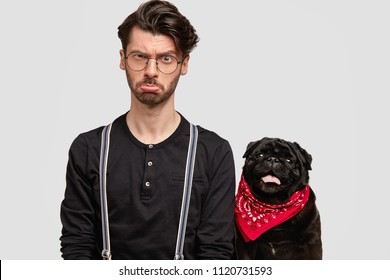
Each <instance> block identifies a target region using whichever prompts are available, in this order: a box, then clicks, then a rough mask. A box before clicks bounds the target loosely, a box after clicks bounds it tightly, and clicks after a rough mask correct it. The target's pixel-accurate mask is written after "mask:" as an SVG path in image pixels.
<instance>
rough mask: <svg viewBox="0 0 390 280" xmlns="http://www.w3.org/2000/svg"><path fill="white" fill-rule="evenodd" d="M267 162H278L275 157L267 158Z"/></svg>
mask: <svg viewBox="0 0 390 280" xmlns="http://www.w3.org/2000/svg"><path fill="white" fill-rule="evenodd" d="M267 160H268V161H270V162H271V163H272V164H274V163H278V162H279V159H278V158H276V157H269V158H267Z"/></svg>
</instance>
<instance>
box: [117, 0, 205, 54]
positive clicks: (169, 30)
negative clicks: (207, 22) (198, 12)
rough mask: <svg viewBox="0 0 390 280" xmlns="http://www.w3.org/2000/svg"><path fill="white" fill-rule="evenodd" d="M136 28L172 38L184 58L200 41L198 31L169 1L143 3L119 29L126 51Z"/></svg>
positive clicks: (156, 0)
mask: <svg viewBox="0 0 390 280" xmlns="http://www.w3.org/2000/svg"><path fill="white" fill-rule="evenodd" d="M135 26H137V27H139V28H141V29H142V30H145V31H148V32H151V33H152V34H154V35H157V34H159V35H166V36H170V37H171V38H172V39H173V41H174V42H175V45H176V47H177V48H178V49H179V50H180V52H181V54H182V56H183V58H184V57H185V56H187V55H188V54H189V53H190V52H191V51H192V50H193V49H194V48H195V46H196V44H197V43H198V41H199V38H198V35H197V34H196V30H195V29H194V27H193V26H192V25H191V23H190V22H189V20H188V19H187V18H186V17H184V16H183V15H182V14H181V13H180V12H179V10H178V9H177V8H176V7H175V6H174V5H173V4H171V3H169V2H167V1H160V0H151V1H148V2H145V3H143V4H142V5H141V6H139V8H138V10H137V11H135V12H134V13H132V14H131V15H129V16H128V17H127V18H126V19H125V21H124V22H123V23H122V24H121V25H120V26H119V27H118V36H119V38H120V40H121V42H122V48H123V50H125V51H126V47H127V45H128V43H129V38H130V33H131V31H132V29H133V27H135Z"/></svg>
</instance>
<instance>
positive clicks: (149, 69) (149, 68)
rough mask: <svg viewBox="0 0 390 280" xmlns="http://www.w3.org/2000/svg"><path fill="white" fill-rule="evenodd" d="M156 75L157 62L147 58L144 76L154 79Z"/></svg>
mask: <svg viewBox="0 0 390 280" xmlns="http://www.w3.org/2000/svg"><path fill="white" fill-rule="evenodd" d="M157 75H158V68H157V60H156V59H155V58H149V60H148V63H147V64H146V68H145V76H148V77H156V76H157Z"/></svg>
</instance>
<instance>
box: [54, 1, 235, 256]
mask: <svg viewBox="0 0 390 280" xmlns="http://www.w3.org/2000/svg"><path fill="white" fill-rule="evenodd" d="M118 29H119V31H118V35H119V38H120V39H121V41H122V47H123V49H122V50H121V51H120V68H121V69H122V70H124V71H125V72H126V76H127V81H128V84H129V87H130V91H131V106H130V110H129V111H128V112H127V113H126V114H124V115H122V116H120V117H119V118H117V119H116V120H115V121H114V122H113V124H112V129H111V136H110V150H109V156H108V167H107V203H108V220H109V230H110V231H109V233H110V244H111V253H112V258H113V259H173V257H174V253H175V245H176V237H177V234H178V224H179V218H180V210H181V203H182V194H183V182H184V174H185V166H186V158H187V151H188V147H189V135H190V123H189V122H188V121H187V120H186V119H185V118H184V117H183V116H182V115H181V114H179V113H178V112H176V111H175V107H174V96H175V89H176V86H177V83H178V81H179V77H180V75H185V74H186V73H187V70H188V63H189V58H190V52H191V51H192V49H193V48H194V47H195V46H196V44H197V42H198V36H197V35H196V31H195V30H194V28H193V27H192V25H191V24H190V22H189V21H188V20H187V19H186V18H185V17H184V16H183V15H181V14H180V13H179V11H178V10H177V8H176V7H175V6H173V5H172V4H170V3H169V2H165V1H149V2H146V3H144V4H143V5H141V6H140V7H139V8H138V10H137V11H136V12H134V13H132V14H131V15H130V16H129V17H128V18H127V19H126V20H125V21H124V22H123V23H122V24H121V25H120V26H119V28H118ZM102 130H103V127H100V128H97V129H95V130H92V131H89V132H86V133H83V134H81V135H79V136H78V137H77V138H76V139H75V141H74V142H73V144H72V146H71V148H70V151H69V162H68V167H67V175H66V180H67V185H66V190H65V198H64V200H63V202H62V204H61V221H62V224H63V229H62V236H61V238H60V239H61V251H62V257H63V258H64V259H101V258H102V257H101V252H102V224H101V212H100V209H101V205H100V204H101V203H100V189H99V156H100V144H101V135H102ZM198 131H199V138H198V142H197V152H196V158H195V168H194V176H193V184H192V192H191V199H190V206H189V214H188V222H187V226H186V231H185V243H184V256H185V259H230V258H231V256H232V254H233V239H234V218H233V215H234V214H233V213H234V195H235V171H234V163H233V155H232V151H231V147H230V145H229V143H228V142H227V141H226V140H224V139H222V138H220V137H219V136H218V135H217V134H215V133H213V132H211V131H208V130H206V129H204V128H202V127H200V126H198Z"/></svg>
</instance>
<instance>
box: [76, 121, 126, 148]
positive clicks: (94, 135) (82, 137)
mask: <svg viewBox="0 0 390 280" xmlns="http://www.w3.org/2000/svg"><path fill="white" fill-rule="evenodd" d="M122 117H123V115H122V116H120V117H118V118H117V119H115V120H114V121H113V123H112V124H113V126H117V125H118V123H119V122H120V120H121V118H122ZM107 125H108V124H106V125H101V126H99V127H96V128H93V129H90V130H86V131H84V132H81V133H80V134H79V135H78V136H77V137H76V138H75V140H74V141H75V142H80V141H84V142H87V143H93V142H98V143H100V140H101V136H102V131H103V129H104V127H106V126H107Z"/></svg>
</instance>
